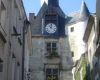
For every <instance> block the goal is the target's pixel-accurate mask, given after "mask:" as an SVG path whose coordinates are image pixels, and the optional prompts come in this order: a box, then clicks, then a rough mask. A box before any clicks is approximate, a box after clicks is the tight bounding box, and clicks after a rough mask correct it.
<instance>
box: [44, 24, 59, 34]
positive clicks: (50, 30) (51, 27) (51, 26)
mask: <svg viewBox="0 0 100 80" xmlns="http://www.w3.org/2000/svg"><path fill="white" fill-rule="evenodd" d="M45 29H46V32H47V33H49V34H53V33H55V32H56V31H57V27H56V25H55V24H53V23H49V24H47V25H46V27H45Z"/></svg>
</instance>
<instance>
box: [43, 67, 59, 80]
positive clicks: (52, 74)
mask: <svg viewBox="0 0 100 80" xmlns="http://www.w3.org/2000/svg"><path fill="white" fill-rule="evenodd" d="M47 69H50V70H51V74H47V73H46V71H47ZM47 69H45V80H47V76H57V78H58V80H59V69H56V68H47ZM53 70H57V71H58V73H57V74H54V73H53Z"/></svg>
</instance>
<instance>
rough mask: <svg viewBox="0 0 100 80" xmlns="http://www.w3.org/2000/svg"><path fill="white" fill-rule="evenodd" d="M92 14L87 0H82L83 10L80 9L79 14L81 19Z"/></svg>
mask: <svg viewBox="0 0 100 80" xmlns="http://www.w3.org/2000/svg"><path fill="white" fill-rule="evenodd" d="M89 15H90V12H89V10H88V8H87V6H86V3H85V1H84V0H83V1H82V6H81V10H80V14H79V19H81V20H83V19H85V18H88V17H89Z"/></svg>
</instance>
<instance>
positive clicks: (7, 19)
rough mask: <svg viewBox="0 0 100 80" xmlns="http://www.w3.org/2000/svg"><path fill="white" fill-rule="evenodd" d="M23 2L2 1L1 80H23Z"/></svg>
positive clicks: (0, 22)
mask: <svg viewBox="0 0 100 80" xmlns="http://www.w3.org/2000/svg"><path fill="white" fill-rule="evenodd" d="M26 19H27V17H26V13H25V10H24V7H23V3H22V0H0V80H22V56H23V55H22V52H23V51H22V50H23V49H22V48H23V47H22V45H23V44H24V43H23V27H24V20H26Z"/></svg>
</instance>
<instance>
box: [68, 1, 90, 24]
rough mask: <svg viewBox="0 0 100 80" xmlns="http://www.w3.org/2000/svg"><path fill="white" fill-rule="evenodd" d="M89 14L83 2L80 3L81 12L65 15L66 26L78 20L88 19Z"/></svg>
mask: <svg viewBox="0 0 100 80" xmlns="http://www.w3.org/2000/svg"><path fill="white" fill-rule="evenodd" d="M89 15H90V12H89V10H88V8H87V6H86V3H85V1H82V5H81V10H80V11H77V12H73V13H70V14H68V15H66V24H71V23H74V22H77V21H80V20H86V19H88V18H89Z"/></svg>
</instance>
